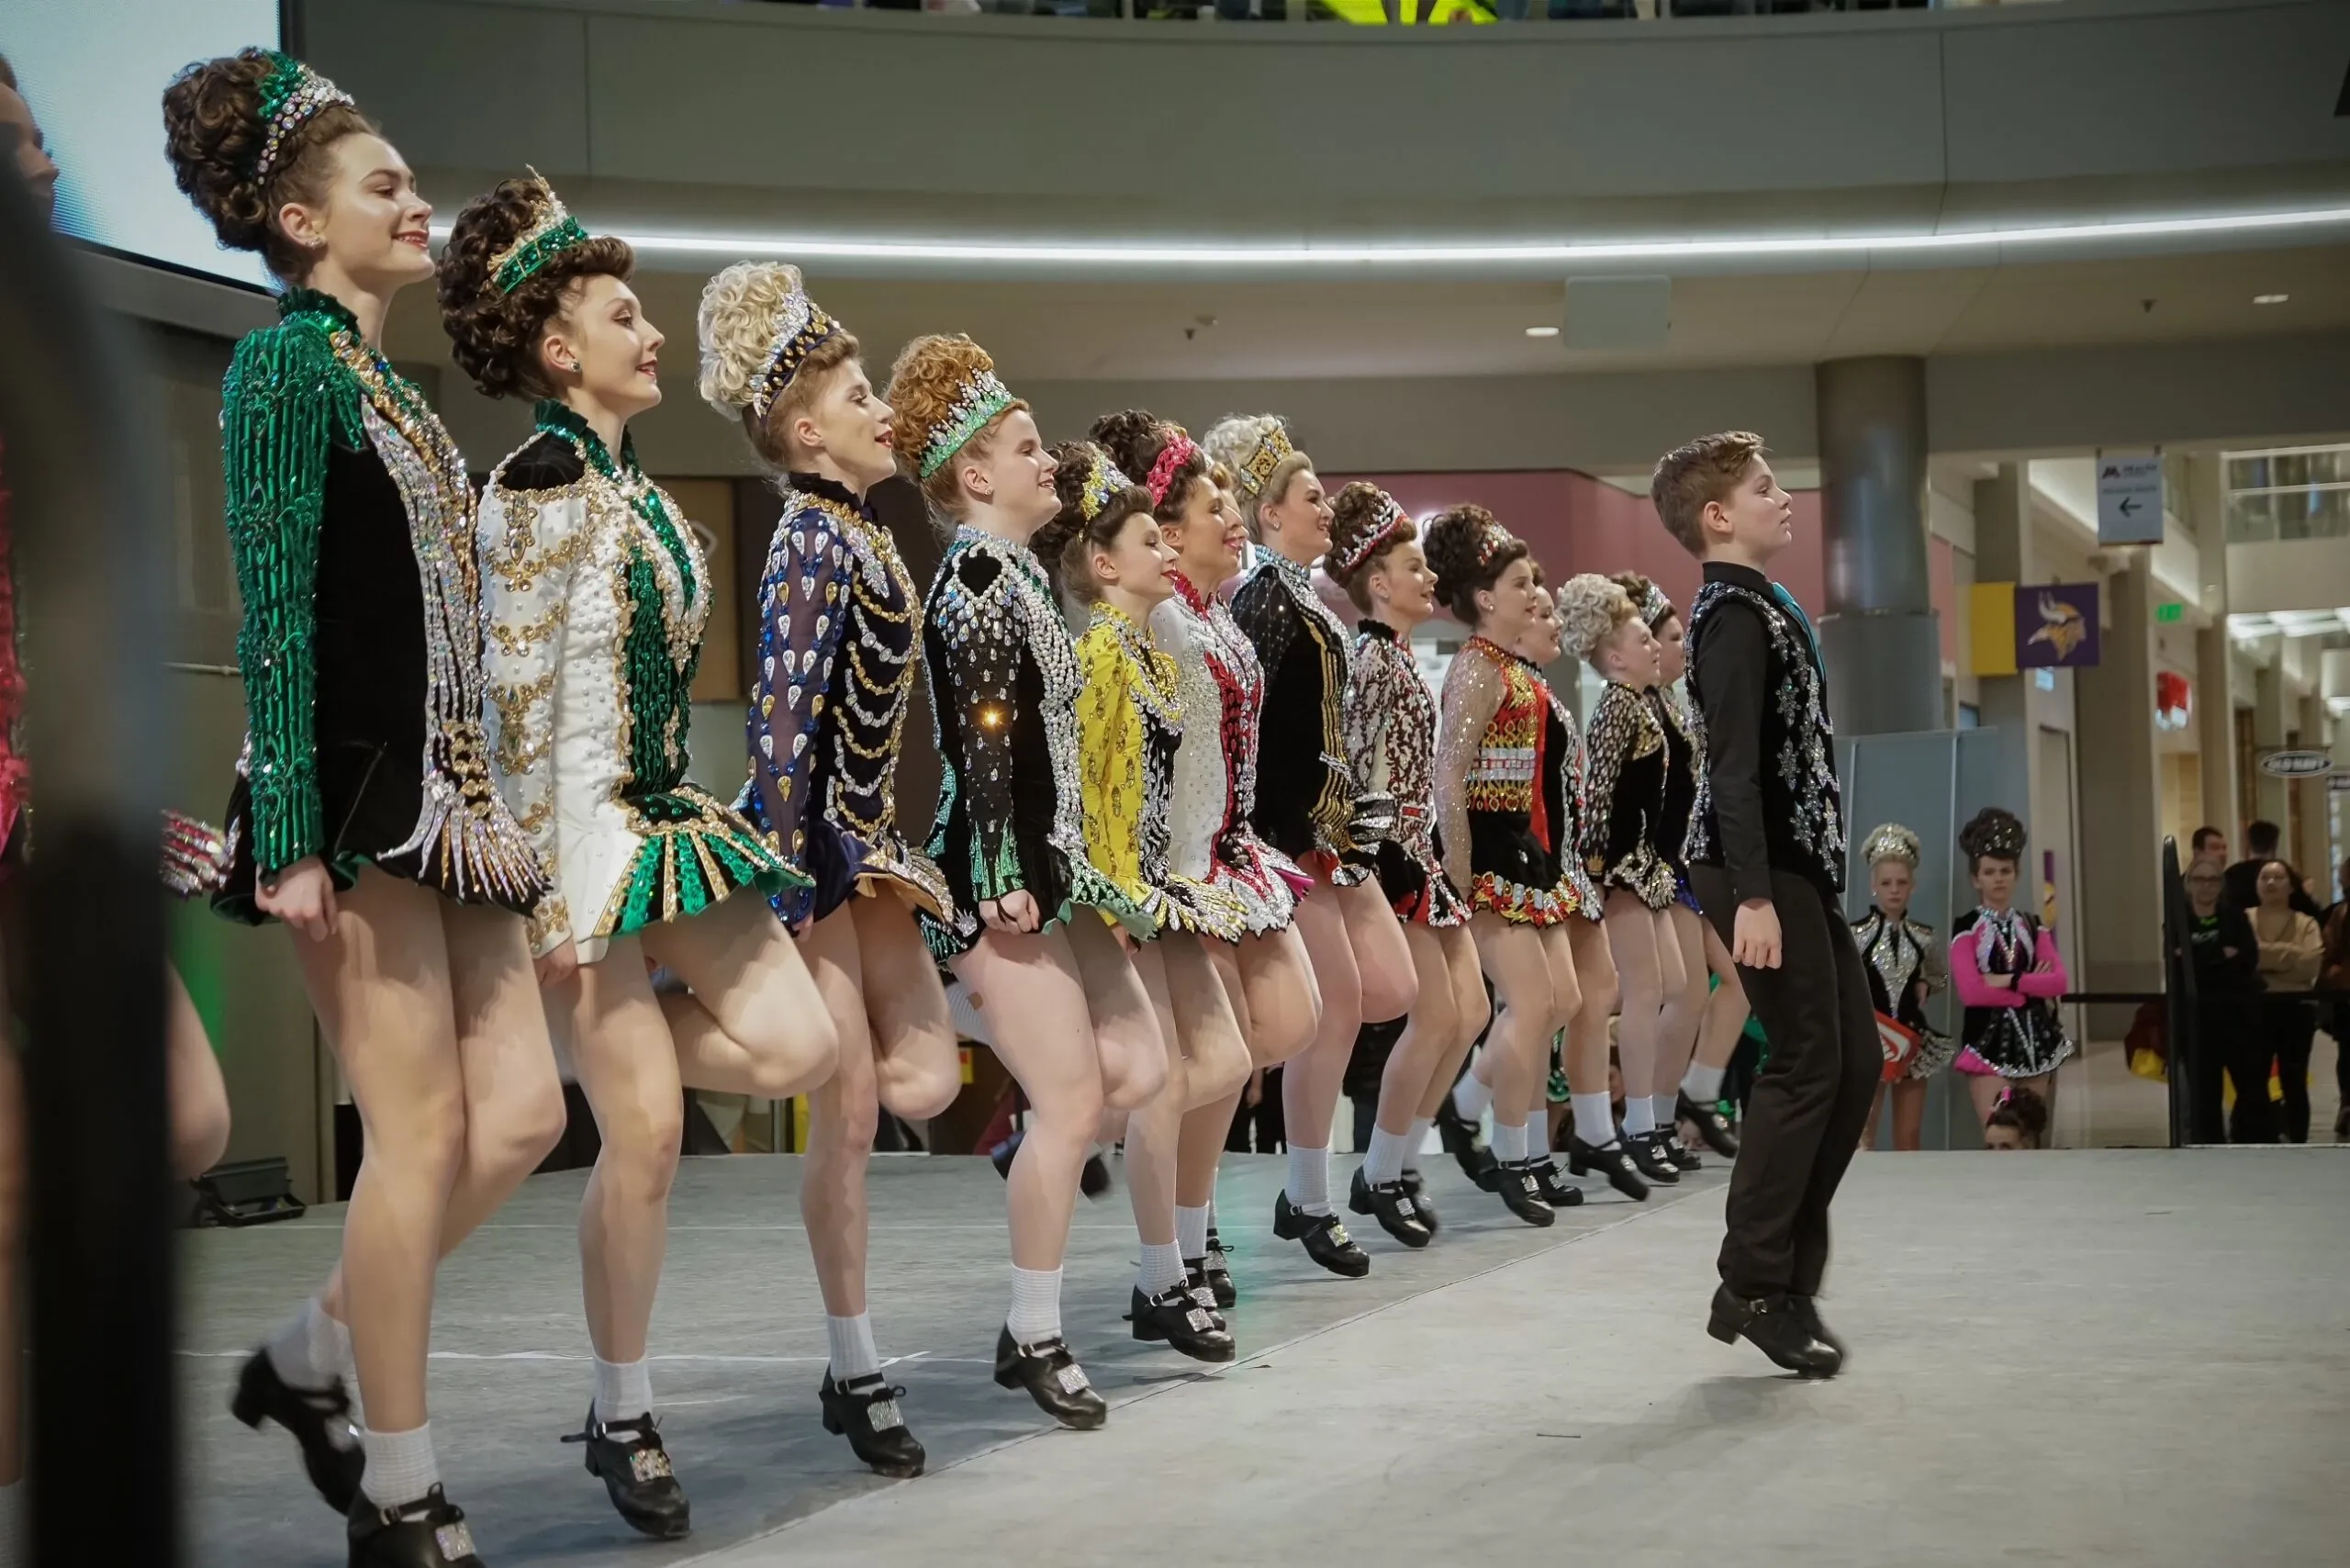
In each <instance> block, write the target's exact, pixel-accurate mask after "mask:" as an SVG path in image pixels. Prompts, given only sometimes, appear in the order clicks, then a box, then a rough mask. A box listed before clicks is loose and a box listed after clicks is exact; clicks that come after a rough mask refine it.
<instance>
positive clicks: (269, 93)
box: [252, 50, 352, 180]
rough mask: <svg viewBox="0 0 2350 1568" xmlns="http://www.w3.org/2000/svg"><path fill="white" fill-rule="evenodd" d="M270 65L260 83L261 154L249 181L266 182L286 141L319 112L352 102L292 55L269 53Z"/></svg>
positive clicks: (345, 94)
mask: <svg viewBox="0 0 2350 1568" xmlns="http://www.w3.org/2000/svg"><path fill="white" fill-rule="evenodd" d="M269 61H270V68H269V74H268V75H266V76H264V77H263V78H262V83H261V123H262V127H263V134H262V142H261V151H260V153H259V154H258V155H257V156H256V157H255V158H254V159H253V165H252V177H253V178H254V179H256V180H265V179H267V178H269V176H270V174H271V173H272V172H273V171H274V170H275V169H276V167H277V162H278V159H279V158H280V157H281V156H283V155H284V153H285V142H286V139H287V138H288V137H291V136H292V135H293V134H294V133H295V132H296V131H297V130H299V129H302V128H303V127H304V126H306V125H308V123H309V122H310V120H311V119H312V118H314V117H315V116H316V115H317V114H318V112H319V110H320V109H323V108H325V107H327V106H329V105H331V104H348V103H350V102H352V97H351V95H350V94H348V93H346V92H344V91H343V90H342V89H341V88H340V87H338V86H336V85H335V84H333V83H331V82H330V81H328V80H327V79H326V78H325V77H323V76H321V75H319V73H317V72H315V71H313V70H311V69H310V68H309V67H308V66H307V65H305V64H303V63H302V62H300V61H298V60H297V59H295V58H294V57H293V56H292V55H290V54H282V53H279V52H278V51H276V50H271V51H270V54H269Z"/></svg>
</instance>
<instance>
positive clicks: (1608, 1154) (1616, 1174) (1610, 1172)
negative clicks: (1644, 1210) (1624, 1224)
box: [1567, 1135, 1649, 1204]
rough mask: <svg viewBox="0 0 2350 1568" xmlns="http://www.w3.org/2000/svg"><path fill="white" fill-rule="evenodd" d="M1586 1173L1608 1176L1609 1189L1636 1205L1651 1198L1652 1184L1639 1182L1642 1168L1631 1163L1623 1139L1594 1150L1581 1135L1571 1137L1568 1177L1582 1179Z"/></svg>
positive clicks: (1615, 1139) (1569, 1142)
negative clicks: (1649, 1196)
mask: <svg viewBox="0 0 2350 1568" xmlns="http://www.w3.org/2000/svg"><path fill="white" fill-rule="evenodd" d="M1587 1170H1596V1171H1598V1172H1599V1173H1600V1174H1601V1175H1602V1176H1605V1177H1606V1178H1607V1184H1608V1185H1609V1186H1611V1187H1613V1188H1615V1189H1616V1190H1617V1192H1619V1193H1623V1194H1624V1195H1625V1196H1626V1197H1628V1198H1629V1199H1631V1200H1632V1201H1633V1202H1634V1203H1636V1204H1637V1203H1644V1202H1646V1201H1647V1199H1648V1195H1649V1184H1648V1183H1647V1182H1643V1181H1641V1180H1640V1171H1639V1166H1637V1165H1635V1164H1633V1163H1632V1156H1631V1153H1630V1151H1629V1150H1628V1149H1626V1148H1625V1147H1624V1140H1623V1139H1622V1138H1610V1139H1608V1140H1607V1143H1606V1146H1605V1147H1602V1148H1594V1147H1592V1146H1591V1145H1590V1144H1587V1143H1585V1142H1583V1139H1582V1137H1580V1136H1576V1135H1570V1136H1569V1137H1568V1138H1567V1174H1568V1175H1570V1176H1580V1175H1582V1174H1583V1172H1585V1171H1587Z"/></svg>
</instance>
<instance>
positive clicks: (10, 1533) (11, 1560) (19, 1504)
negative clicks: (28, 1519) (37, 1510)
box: [0, 1477, 32, 1568]
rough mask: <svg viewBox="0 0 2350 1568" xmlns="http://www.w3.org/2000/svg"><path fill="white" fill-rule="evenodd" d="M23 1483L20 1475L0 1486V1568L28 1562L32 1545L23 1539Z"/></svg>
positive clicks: (13, 1567)
mask: <svg viewBox="0 0 2350 1568" xmlns="http://www.w3.org/2000/svg"><path fill="white" fill-rule="evenodd" d="M24 1529H25V1483H24V1480H23V1478H22V1477H19V1478H18V1479H17V1480H15V1481H11V1482H9V1483H8V1484H6V1486H0V1568H17V1565H18V1564H19V1563H22V1562H29V1561H30V1560H31V1557H32V1547H31V1545H30V1544H29V1543H28V1542H27V1541H26V1540H24Z"/></svg>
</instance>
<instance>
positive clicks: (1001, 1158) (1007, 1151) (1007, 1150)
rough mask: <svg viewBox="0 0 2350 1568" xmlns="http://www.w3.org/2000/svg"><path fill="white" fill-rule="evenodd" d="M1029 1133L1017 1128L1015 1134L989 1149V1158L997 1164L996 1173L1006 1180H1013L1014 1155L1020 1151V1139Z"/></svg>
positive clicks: (992, 1162)
mask: <svg viewBox="0 0 2350 1568" xmlns="http://www.w3.org/2000/svg"><path fill="white" fill-rule="evenodd" d="M1027 1136H1028V1135H1027V1133H1025V1132H1024V1131H1019V1130H1015V1131H1014V1132H1013V1135H1012V1136H1011V1137H1008V1138H1006V1139H1004V1140H1003V1141H1002V1143H1000V1144H998V1145H996V1146H995V1147H994V1148H991V1149H990V1150H988V1159H989V1161H990V1163H991V1164H993V1165H994V1166H995V1173H996V1174H997V1175H999V1176H1001V1177H1002V1178H1003V1179H1004V1180H1005V1181H1007V1182H1009V1181H1011V1180H1012V1157H1013V1155H1015V1154H1018V1153H1019V1152H1020V1140H1021V1139H1023V1138H1024V1137H1027Z"/></svg>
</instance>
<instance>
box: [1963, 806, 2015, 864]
mask: <svg viewBox="0 0 2350 1568" xmlns="http://www.w3.org/2000/svg"><path fill="white" fill-rule="evenodd" d="M2024 837H2025V834H2024V827H2023V822H2022V820H2021V819H2020V818H2019V817H2018V816H2017V815H2016V814H2015V812H2011V811H2009V810H2008V809H2007V808H2006V807H2005V806H1986V807H1984V808H1983V809H1982V810H1981V811H1979V812H1975V814H1974V815H1973V816H1971V817H1969V818H1967V820H1966V825H1965V826H1964V827H1963V828H1960V829H1959V830H1958V848H1959V853H1961V854H1962V855H1964V856H1965V857H1967V859H1968V860H1970V861H1973V860H1979V859H1981V858H1982V857H1984V856H1986V855H1987V856H1989V857H1991V858H1992V859H1994V860H2020V859H2022V858H2023V846H2024Z"/></svg>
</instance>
